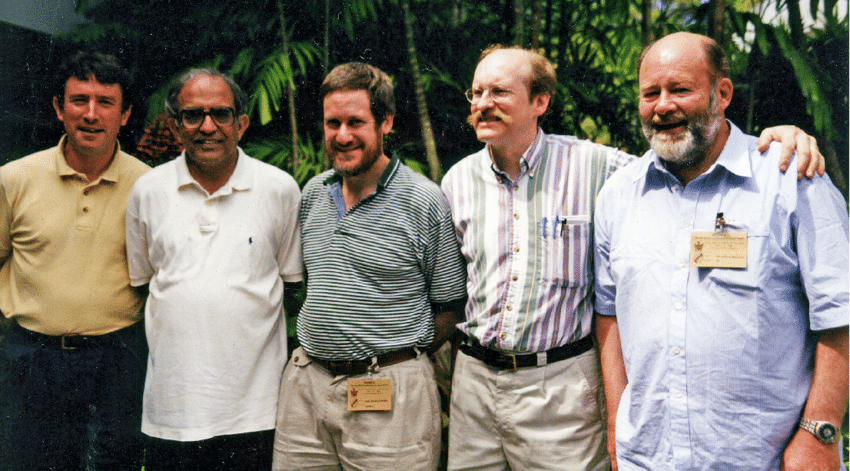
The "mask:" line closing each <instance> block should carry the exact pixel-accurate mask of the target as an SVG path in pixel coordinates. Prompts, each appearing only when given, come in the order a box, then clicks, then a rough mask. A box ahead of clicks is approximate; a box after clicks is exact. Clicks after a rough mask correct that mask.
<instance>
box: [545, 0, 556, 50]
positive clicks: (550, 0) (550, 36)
mask: <svg viewBox="0 0 850 471" xmlns="http://www.w3.org/2000/svg"><path fill="white" fill-rule="evenodd" d="M554 3H555V0H547V1H546V20H545V21H544V23H543V24H544V25H545V27H546V46H545V47H546V51H545V52H544V55H545V56H546V58H547V59H551V58H552V46H553V43H554V38H555V26H554V25H553V24H552V23H553V21H552V15H553V13H552V10H553V7H552V4H554Z"/></svg>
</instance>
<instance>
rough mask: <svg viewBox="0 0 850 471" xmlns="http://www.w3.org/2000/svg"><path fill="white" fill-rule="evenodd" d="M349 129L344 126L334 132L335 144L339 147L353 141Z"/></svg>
mask: <svg viewBox="0 0 850 471" xmlns="http://www.w3.org/2000/svg"><path fill="white" fill-rule="evenodd" d="M353 138H354V137H353V135H352V133H351V129H350V128H349V127H348V126H346V125H345V124H343V125H341V126H340V127H339V129H337V131H336V136H335V139H336V142H337V143H338V144H341V145H346V144H349V143H350V142H351V141H352V140H353Z"/></svg>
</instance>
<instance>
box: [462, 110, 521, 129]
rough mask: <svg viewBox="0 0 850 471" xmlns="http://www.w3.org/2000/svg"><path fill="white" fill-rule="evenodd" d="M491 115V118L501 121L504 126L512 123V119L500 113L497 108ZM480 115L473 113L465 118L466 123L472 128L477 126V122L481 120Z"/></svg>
mask: <svg viewBox="0 0 850 471" xmlns="http://www.w3.org/2000/svg"><path fill="white" fill-rule="evenodd" d="M491 114H492V115H493V117H495V118H499V119H500V120H502V121H503V122H504V123H505V124H511V123H512V122H513V119H512V118H511V117H510V116H508V115H506V114H505V113H502V111H501V110H499V109H498V108H496V109H493V111H492V112H491ZM481 115H482V113H481V111H476V112H475V113H472V114H471V115H469V116H467V118H466V122H467V123H468V124H469V125H470V126H472V127H473V128H474V127H475V125H476V124H478V121H479V120H480V119H481Z"/></svg>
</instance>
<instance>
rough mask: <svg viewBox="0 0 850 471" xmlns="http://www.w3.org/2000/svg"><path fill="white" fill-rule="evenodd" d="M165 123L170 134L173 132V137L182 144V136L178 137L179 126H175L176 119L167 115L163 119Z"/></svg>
mask: <svg viewBox="0 0 850 471" xmlns="http://www.w3.org/2000/svg"><path fill="white" fill-rule="evenodd" d="M165 125H166V126H168V130H169V131H171V134H173V135H174V137H176V138H177V140H178V141H180V143H181V144H183V138H182V137H180V129H179V126H177V121H175V120H174V118H172V117H171V116H168V118H166V119H165ZM184 147H185V146H184Z"/></svg>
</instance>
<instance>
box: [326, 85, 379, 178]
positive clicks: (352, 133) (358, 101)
mask: <svg viewBox="0 0 850 471" xmlns="http://www.w3.org/2000/svg"><path fill="white" fill-rule="evenodd" d="M323 110H324V128H325V153H326V155H327V156H328V158H330V159H331V162H332V163H333V166H334V170H336V172H337V173H338V174H340V175H341V176H342V177H355V176H358V175H361V174H364V173H366V172H368V171H369V170H370V169H372V167H373V166H374V165H375V162H377V161H378V159H379V158H380V157H381V156H383V155H384V136H385V135H386V134H388V133H389V132H390V130H391V129H392V127H393V116H392V115H390V116H387V118H386V119H385V120H384V122H383V123H380V124H378V123H376V122H375V117H374V116H372V110H371V109H370V107H369V94H368V93H367V92H366V90H337V91H335V92H331V93H329V94H327V95H326V96H325V99H324V103H323Z"/></svg>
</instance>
